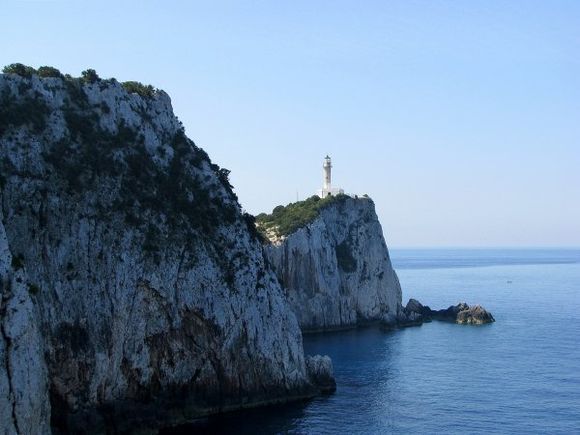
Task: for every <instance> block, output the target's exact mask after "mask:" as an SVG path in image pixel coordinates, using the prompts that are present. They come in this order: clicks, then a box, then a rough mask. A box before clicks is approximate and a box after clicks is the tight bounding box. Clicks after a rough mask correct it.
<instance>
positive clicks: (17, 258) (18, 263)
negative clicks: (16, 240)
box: [12, 254, 24, 270]
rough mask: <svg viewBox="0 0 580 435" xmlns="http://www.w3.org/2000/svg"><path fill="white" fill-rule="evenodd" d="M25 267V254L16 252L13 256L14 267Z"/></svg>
mask: <svg viewBox="0 0 580 435" xmlns="http://www.w3.org/2000/svg"><path fill="white" fill-rule="evenodd" d="M23 267H24V255H22V254H16V255H14V256H12V269H14V270H19V269H22V268H23Z"/></svg>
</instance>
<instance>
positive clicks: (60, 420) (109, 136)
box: [0, 64, 494, 434]
mask: <svg viewBox="0 0 580 435" xmlns="http://www.w3.org/2000/svg"><path fill="white" fill-rule="evenodd" d="M228 174H229V171H227V170H226V169H224V168H220V167H219V166H218V165H216V164H215V163H213V162H212V161H211V159H210V158H209V156H208V155H207V154H206V153H205V151H203V150H202V149H201V148H199V147H198V146H196V145H195V144H194V143H193V142H192V141H191V140H190V139H189V138H188V137H187V136H186V135H185V131H184V129H183V126H182V125H181V123H180V122H179V120H178V119H177V117H176V116H175V115H174V114H173V110H172V107H171V100H170V98H169V96H168V95H167V94H166V93H164V92H163V91H160V90H157V89H154V88H153V87H151V86H144V85H142V84H140V83H138V82H126V83H119V82H118V81H116V80H115V79H107V80H105V79H101V78H100V77H99V76H98V75H97V74H96V72H95V71H93V70H87V71H85V72H83V74H82V76H81V77H79V78H74V77H71V76H69V75H66V74H62V73H60V71H58V70H57V69H55V68H51V67H41V68H39V69H38V70H35V69H33V68H30V67H26V66H24V65H21V64H13V65H10V66H8V67H6V68H5V69H4V73H3V74H1V75H0V293H1V298H0V326H1V328H0V331H1V335H0V361H2V364H0V427H2V428H3V430H4V431H5V432H6V433H20V434H31V433H39V434H45V433H51V432H52V433H70V432H90V433H106V432H109V431H111V430H114V431H117V432H128V431H132V430H135V429H136V428H139V429H140V430H144V431H148V430H150V431H155V430H156V429H158V428H160V427H166V426H170V425H175V424H180V423H183V422H187V421H191V420H192V419H195V418H198V417H201V416H206V415H210V414H216V413H221V412H226V411H230V410H235V409H244V408H250V407H256V406H261V405H267V404H273V403H285V402H288V401H292V400H303V399H306V398H311V397H314V396H315V395H318V394H321V393H327V392H332V391H334V389H335V388H336V381H335V379H334V377H333V373H332V361H331V360H330V358H328V357H326V356H320V355H318V356H307V355H305V354H304V349H303V345H302V334H303V333H308V332H313V331H330V330H336V329H345V328H353V327H357V326H364V325H373V324H381V325H386V326H389V327H399V326H400V327H403V326H410V325H416V324H420V323H423V322H426V321H430V320H443V321H451V322H455V323H462V324H482V323H489V322H493V320H494V319H493V316H491V314H489V313H488V312H487V311H485V310H484V309H483V308H482V307H480V306H477V305H476V306H472V307H469V306H468V305H466V304H458V305H456V306H453V307H450V308H448V309H446V310H438V311H433V310H431V309H430V308H429V307H426V306H423V305H421V304H420V303H419V302H417V301H415V300H410V301H409V302H408V303H407V305H406V306H403V305H402V291H401V286H400V284H399V280H398V278H397V274H396V272H395V271H394V269H393V267H392V265H391V261H390V257H389V252H388V249H387V245H386V243H385V240H384V237H383V232H382V228H381V225H380V222H379V220H378V217H377V215H376V212H375V208H374V203H373V201H372V200H371V199H370V198H368V197H366V196H361V197H351V196H347V195H344V194H341V193H340V191H338V190H337V191H336V192H335V191H334V190H332V192H333V194H332V195H330V196H328V197H324V198H319V197H317V196H314V197H312V198H310V199H308V200H306V201H301V202H298V203H295V204H290V205H289V206H286V207H282V206H281V207H277V208H276V209H275V210H274V211H273V213H272V214H270V215H267V214H263V215H259V216H257V217H256V218H254V217H253V216H251V215H248V214H247V213H244V212H243V211H242V209H241V207H240V205H239V202H238V199H237V197H236V195H235V193H234V192H233V188H232V186H231V184H230V183H229V179H228ZM328 181H330V180H328ZM328 188H329V189H330V185H328Z"/></svg>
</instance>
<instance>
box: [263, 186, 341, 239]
mask: <svg viewBox="0 0 580 435" xmlns="http://www.w3.org/2000/svg"><path fill="white" fill-rule="evenodd" d="M346 198H349V196H348V195H337V196H329V197H327V198H324V199H322V198H320V197H318V196H317V195H314V196H311V197H310V198H308V199H306V200H304V201H298V202H294V203H291V204H288V205H287V206H283V205H279V206H278V207H276V208H275V209H274V210H273V211H272V213H271V214H266V213H261V214H259V215H258V216H256V224H257V226H258V229H259V231H260V232H261V233H262V234H263V235H264V236H265V237H266V238H267V239H269V236H268V234H269V233H273V234H275V235H276V236H278V237H285V236H288V235H290V234H292V233H293V232H295V231H297V230H298V229H300V228H302V227H305V226H306V225H308V224H309V223H311V222H312V221H314V219H316V218H317V217H318V216H319V214H320V210H322V209H323V208H324V207H328V206H329V205H331V204H334V203H337V202H340V201H344V200H345V199H346Z"/></svg>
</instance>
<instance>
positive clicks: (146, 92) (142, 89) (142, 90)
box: [121, 81, 155, 98]
mask: <svg viewBox="0 0 580 435" xmlns="http://www.w3.org/2000/svg"><path fill="white" fill-rule="evenodd" d="M121 85H122V86H123V87H124V88H125V90H126V91H127V92H129V93H130V94H138V95H140V96H142V97H144V98H150V97H152V96H153V95H155V88H154V87H153V86H151V85H144V84H143V83H139V82H134V81H129V82H123V83H121Z"/></svg>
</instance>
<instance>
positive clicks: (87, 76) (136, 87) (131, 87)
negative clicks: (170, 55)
mask: <svg viewBox="0 0 580 435" xmlns="http://www.w3.org/2000/svg"><path fill="white" fill-rule="evenodd" d="M2 72H3V73H4V74H16V75H19V76H20V77H24V78H30V77H32V76H33V75H37V76H38V77H40V78H46V77H56V78H61V79H64V80H66V81H67V82H79V83H98V82H101V81H104V82H107V81H109V82H115V81H116V80H115V79H114V78H111V79H108V80H103V79H101V78H100V77H99V75H98V74H97V72H96V71H95V70H94V69H91V68H89V69H86V70H84V71H83V72H82V73H81V76H80V77H72V76H71V75H69V74H62V73H61V72H60V71H59V70H58V69H56V68H54V67H52V66H41V67H39V68H38V69H35V68H33V67H31V66H28V65H23V64H21V63H12V64H10V65H6V66H5V67H4V68H2ZM121 85H122V86H123V87H124V88H125V90H126V91H127V92H129V93H130V94H138V95H140V96H141V97H143V98H151V97H153V96H154V95H155V93H157V92H158V91H159V90H158V89H156V88H154V87H153V86H151V85H144V84H143V83H140V82H136V81H128V82H122V83H121Z"/></svg>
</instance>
